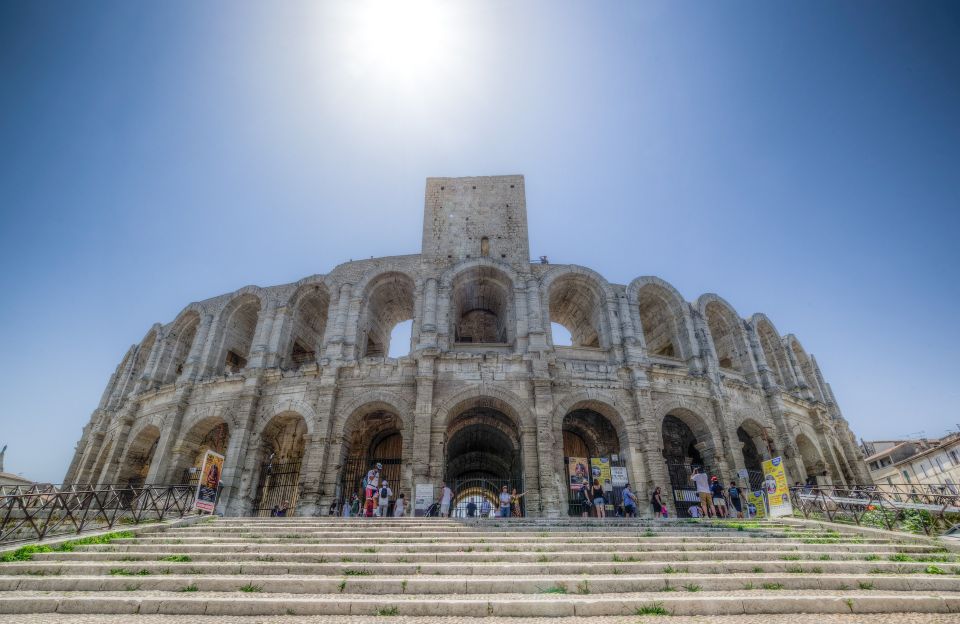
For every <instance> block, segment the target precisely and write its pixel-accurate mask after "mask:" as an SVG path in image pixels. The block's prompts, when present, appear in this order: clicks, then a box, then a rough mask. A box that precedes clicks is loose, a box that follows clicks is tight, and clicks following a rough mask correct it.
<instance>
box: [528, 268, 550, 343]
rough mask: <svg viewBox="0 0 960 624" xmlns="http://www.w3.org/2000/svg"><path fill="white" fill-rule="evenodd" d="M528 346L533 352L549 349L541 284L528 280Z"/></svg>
mask: <svg viewBox="0 0 960 624" xmlns="http://www.w3.org/2000/svg"><path fill="white" fill-rule="evenodd" d="M526 295H527V344H528V349H529V350H531V351H542V350H544V349H546V348H547V337H546V332H545V331H544V324H543V307H542V306H541V302H540V282H539V280H536V279H532V278H531V279H529V280H527V293H526Z"/></svg>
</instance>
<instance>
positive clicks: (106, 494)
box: [0, 484, 196, 545]
mask: <svg viewBox="0 0 960 624" xmlns="http://www.w3.org/2000/svg"><path fill="white" fill-rule="evenodd" d="M195 492H196V486H195V485H186V484H185V485H142V486H130V485H92V484H75V485H52V484H32V485H3V486H0V545H2V544H6V543H14V542H21V541H33V540H42V539H44V538H46V537H52V536H62V535H70V534H79V533H83V532H85V531H95V530H102V529H112V528H114V527H115V526H117V525H136V524H142V523H145V522H158V521H162V520H165V519H169V518H182V517H183V516H185V515H187V514H189V513H190V512H191V511H192V510H193V500H194V495H195Z"/></svg>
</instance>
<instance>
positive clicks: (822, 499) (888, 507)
mask: <svg viewBox="0 0 960 624" xmlns="http://www.w3.org/2000/svg"><path fill="white" fill-rule="evenodd" d="M790 497H791V500H792V502H793V507H794V510H795V511H797V512H799V513H800V514H802V515H803V517H804V518H807V519H809V518H814V519H821V520H829V521H830V522H840V523H846V524H856V525H857V526H872V527H876V528H881V529H887V530H890V531H895V530H900V531H909V532H911V533H918V534H925V535H938V534H940V533H942V532H943V531H945V530H947V529H949V528H951V527H952V526H954V525H956V524H957V523H960V490H958V488H957V487H956V486H949V485H941V484H910V483H897V484H867V485H859V484H849V485H828V486H822V485H821V486H809V485H808V486H796V487H791V488H790Z"/></svg>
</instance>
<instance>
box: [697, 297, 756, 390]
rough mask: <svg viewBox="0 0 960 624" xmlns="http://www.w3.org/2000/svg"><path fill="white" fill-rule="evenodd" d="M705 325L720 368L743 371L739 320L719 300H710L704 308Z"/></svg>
mask: <svg viewBox="0 0 960 624" xmlns="http://www.w3.org/2000/svg"><path fill="white" fill-rule="evenodd" d="M704 312H705V315H706V321H707V327H708V328H709V329H710V337H711V338H712V339H713V347H714V350H715V351H716V354H717V361H718V363H719V365H720V368H725V369H728V370H732V371H736V372H738V373H743V372H744V366H743V363H742V360H741V359H742V358H743V357H744V356H745V355H746V353H745V352H744V351H743V349H742V347H743V345H742V344H741V343H742V340H741V339H740V334H739V332H740V326H739V323H740V320H739V319H738V318H736V317H735V316H734V315H733V314H732V313H731V312H730V310H728V309H727V307H726V306H724V305H723V304H722V303H720V302H719V301H711V302H710V303H708V304H707V305H706V307H705V308H704Z"/></svg>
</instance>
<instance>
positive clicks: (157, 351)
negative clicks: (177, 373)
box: [133, 326, 167, 394]
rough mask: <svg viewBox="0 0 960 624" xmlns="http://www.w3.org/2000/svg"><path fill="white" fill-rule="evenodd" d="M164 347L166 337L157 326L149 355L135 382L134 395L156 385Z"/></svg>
mask: <svg viewBox="0 0 960 624" xmlns="http://www.w3.org/2000/svg"><path fill="white" fill-rule="evenodd" d="M166 346H167V336H166V335H165V334H164V333H163V329H162V328H161V327H159V326H158V327H157V329H156V334H155V338H154V340H153V346H152V347H151V348H150V354H149V355H148V356H147V362H146V364H145V365H144V367H143V374H142V375H140V379H138V380H137V384H136V386H135V387H134V391H133V392H134V394H140V393H141V392H143V391H144V390H147V389H149V388H153V387H155V386H157V385H158V381H159V378H160V375H159V373H158V371H157V369H158V368H159V366H160V360H161V359H162V357H161V356H162V355H163V351H164V349H165V348H166Z"/></svg>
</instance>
